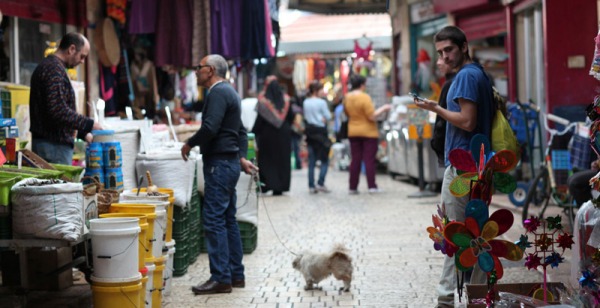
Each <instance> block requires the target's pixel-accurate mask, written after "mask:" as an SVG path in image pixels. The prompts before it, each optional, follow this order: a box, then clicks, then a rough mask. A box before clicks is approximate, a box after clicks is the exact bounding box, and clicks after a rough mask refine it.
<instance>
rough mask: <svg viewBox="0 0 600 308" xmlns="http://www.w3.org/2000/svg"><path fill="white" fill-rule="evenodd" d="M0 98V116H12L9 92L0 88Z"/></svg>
mask: <svg viewBox="0 0 600 308" xmlns="http://www.w3.org/2000/svg"><path fill="white" fill-rule="evenodd" d="M0 99H1V100H2V117H1V118H12V110H11V108H12V104H11V95H10V92H9V91H6V90H0Z"/></svg>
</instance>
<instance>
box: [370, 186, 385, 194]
mask: <svg viewBox="0 0 600 308" xmlns="http://www.w3.org/2000/svg"><path fill="white" fill-rule="evenodd" d="M382 192H383V190H381V189H379V188H377V187H376V188H369V193H370V194H377V193H382Z"/></svg>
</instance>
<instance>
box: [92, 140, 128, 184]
mask: <svg viewBox="0 0 600 308" xmlns="http://www.w3.org/2000/svg"><path fill="white" fill-rule="evenodd" d="M92 134H93V135H94V142H92V143H90V145H89V146H88V148H87V149H86V153H85V161H86V171H85V176H90V177H93V178H95V179H96V180H98V182H100V183H103V184H104V187H105V188H107V189H114V190H117V191H119V192H122V191H123V170H122V169H121V168H122V165H123V159H122V155H123V154H122V151H121V143H120V142H118V141H114V140H113V136H114V131H112V130H96V131H93V132H92Z"/></svg>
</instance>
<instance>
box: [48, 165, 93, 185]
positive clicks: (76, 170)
mask: <svg viewBox="0 0 600 308" xmlns="http://www.w3.org/2000/svg"><path fill="white" fill-rule="evenodd" d="M50 165H52V167H54V168H56V170H58V171H62V172H63V175H64V176H65V177H67V178H68V179H69V181H71V182H74V183H79V182H81V178H82V177H83V174H84V173H85V168H83V167H78V166H68V165H61V164H50Z"/></svg>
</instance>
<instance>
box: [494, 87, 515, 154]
mask: <svg viewBox="0 0 600 308" xmlns="http://www.w3.org/2000/svg"><path fill="white" fill-rule="evenodd" d="M492 93H493V96H494V97H493V102H494V106H495V107H496V108H495V109H496V112H495V114H494V119H493V120H492V151H494V152H498V151H501V150H510V151H513V152H514V153H515V155H517V159H521V147H520V145H519V141H517V136H516V135H515V132H514V131H513V130H512V128H511V127H510V123H508V120H507V119H506V117H505V116H504V112H503V110H502V109H503V107H502V106H506V103H505V102H504V98H502V96H501V95H500V93H498V91H496V89H495V88H494V87H492Z"/></svg>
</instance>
